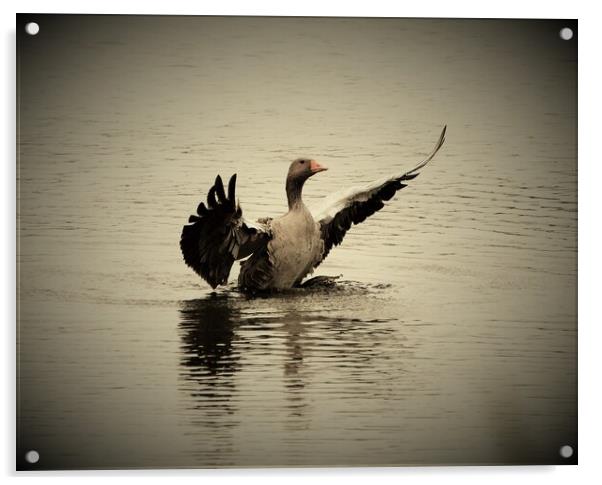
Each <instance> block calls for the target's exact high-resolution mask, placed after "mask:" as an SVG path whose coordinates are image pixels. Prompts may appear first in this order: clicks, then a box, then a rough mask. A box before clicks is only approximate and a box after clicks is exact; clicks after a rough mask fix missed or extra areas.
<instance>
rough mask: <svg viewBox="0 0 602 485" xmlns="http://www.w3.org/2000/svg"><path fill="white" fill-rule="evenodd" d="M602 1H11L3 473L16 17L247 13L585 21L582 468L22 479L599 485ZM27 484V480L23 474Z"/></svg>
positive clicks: (8, 398) (9, 420)
mask: <svg viewBox="0 0 602 485" xmlns="http://www.w3.org/2000/svg"><path fill="white" fill-rule="evenodd" d="M596 3H598V4H599V2H585V1H584V2H579V1H571V2H568V1H563V2H560V1H550V0H548V1H531V2H526V1H524V0H523V1H515V0H506V1H504V2H495V3H494V2H482V1H481V2H476V1H467V0H454V1H451V2H450V1H425V0H420V1H416V2H396V3H394V2H385V1H380V0H371V1H369V2H366V1H364V2H350V1H347V2H343V1H336V2H335V1H324V0H322V1H317V0H297V1H295V2H288V3H286V4H285V3H284V2H282V1H280V2H277V1H262V0H254V1H250V2H244V1H242V0H241V1H230V2H227V3H225V2H218V1H211V2H199V1H194V2H193V1H188V2H183V1H174V0H169V1H165V0H164V1H163V2H160V1H145V2H138V3H134V2H129V3H128V2H125V1H123V0H122V1H117V0H104V1H102V2H101V1H91V2H85V3H84V2H81V1H80V2H78V1H64V0H54V1H53V2H44V1H20V2H16V1H5V2H3V3H2V6H1V7H0V8H1V9H2V14H3V15H2V17H1V18H2V27H3V29H2V33H3V39H4V49H3V50H2V53H3V57H4V59H3V63H2V65H3V66H4V73H5V74H4V76H2V83H3V89H2V91H1V92H2V95H3V98H4V99H3V103H2V106H4V107H5V108H6V109H5V116H4V117H3V124H4V127H3V128H4V129H3V130H2V132H1V133H2V141H3V144H2V145H3V146H4V147H6V152H5V157H4V164H3V166H2V169H3V172H2V189H3V190H2V192H3V196H2V199H1V200H2V203H3V204H2V205H3V207H2V210H1V211H0V214H1V218H2V219H1V222H2V227H3V229H4V231H3V234H4V237H3V238H2V242H1V244H2V259H1V261H2V276H3V277H2V278H1V279H0V284H1V286H2V291H1V292H0V294H1V295H2V298H3V301H2V309H3V310H4V319H3V322H2V323H3V325H2V326H1V328H2V329H3V332H4V334H3V335H2V342H3V347H2V351H3V354H4V355H3V356H2V359H1V360H0V361H1V362H2V364H3V367H4V373H3V375H4V376H6V379H5V380H4V382H5V386H4V390H5V393H4V397H3V399H1V400H0V408H1V410H2V416H3V418H4V426H0V429H2V430H3V436H2V440H0V460H1V464H2V466H1V469H0V470H1V473H2V474H3V475H5V476H8V479H9V480H14V479H15V477H16V473H15V472H14V463H15V461H14V430H15V423H14V412H15V404H14V402H15V399H14V397H15V394H14V385H15V364H14V359H15V350H14V342H15V279H14V275H15V41H14V30H15V13H16V12H36V13H38V12H47V13H121V14H124V13H129V14H188V15H190V14H205V15H217V14H222V15H223V14H230V15H234V14H238V15H242V14H244V15H320V16H337V15H339V16H341V15H344V16H385V17H386V16H392V17H490V18H491V17H499V18H513V17H522V18H578V19H579V32H578V39H579V413H580V414H579V463H580V464H579V466H577V467H575V466H566V467H440V468H394V469H391V468H381V469H374V468H360V469H276V470H274V469H264V470H196V471H195V470H178V471H171V470H166V471H110V472H53V473H43V474H40V473H36V474H33V473H32V474H19V475H20V476H21V477H22V478H21V482H20V483H23V481H25V482H29V481H30V480H34V479H35V478H34V477H37V476H42V477H45V480H48V481H49V482H51V483H62V482H63V481H65V480H77V481H80V480H81V479H82V478H84V479H86V480H95V481H96V480H103V481H104V480H111V481H115V482H122V481H125V480H126V479H127V480H128V481H133V482H134V483H145V484H147V483H149V482H157V483H162V482H164V481H165V479H166V478H167V477H174V478H176V477H177V478H178V479H181V480H185V481H188V482H191V483H193V482H194V483H195V484H198V483H199V481H200V480H203V481H208V480H220V481H226V482H227V483H231V482H237V481H239V480H240V481H242V480H244V481H245V482H248V483H250V484H251V485H253V484H261V485H264V484H266V483H281V482H282V481H283V480H285V481H286V482H287V483H306V482H307V481H315V480H318V481H326V480H328V481H329V482H330V481H332V480H337V479H343V480H345V481H346V482H348V483H352V484H353V483H364V482H365V481H366V480H369V479H371V478H374V479H376V480H378V481H379V483H398V482H399V481H401V480H410V481H420V482H423V483H438V482H440V481H445V483H450V484H456V483H458V484H465V483H479V484H480V483H483V482H486V483H494V484H495V483H503V484H507V483H508V482H509V481H513V482H518V483H523V482H525V483H526V482H528V483H530V484H539V483H541V484H546V485H551V484H562V485H567V483H596V482H597V483H599V482H598V480H599V479H600V476H601V474H600V470H599V468H598V465H597V463H598V461H599V450H601V449H602V447H601V446H600V432H601V427H600V414H601V413H602V399H601V395H602V393H601V391H600V387H601V386H600V381H601V379H600V376H599V375H598V372H597V370H598V369H600V368H601V366H600V354H601V353H602V352H601V351H600V349H599V346H600V344H601V342H602V338H601V337H602V331H601V330H600V328H601V326H602V318H601V317H602V315H601V312H600V306H599V305H597V304H596V300H597V298H598V297H599V288H598V287H597V284H596V283H597V282H598V278H596V277H597V275H598V274H599V273H600V270H601V269H602V268H601V256H600V254H601V251H602V244H601V242H602V241H601V240H600V239H601V238H600V230H599V225H600V222H601V221H602V205H601V203H600V198H599V197H597V195H598V194H599V193H600V192H601V190H602V168H601V167H602V160H600V155H599V154H598V151H599V150H598V144H599V140H598V138H599V135H598V133H597V130H598V128H599V124H600V119H601V115H602V103H601V98H602V94H601V89H600V86H602V78H601V76H600V71H601V68H600V65H601V62H600V59H601V58H602V55H601V51H602V49H600V47H601V44H602V42H601V41H600V37H601V36H600V30H601V29H600V27H601V25H600V22H602V16H601V15H600V11H601V8H600V7H599V6H596ZM17 476H18V475H17Z"/></svg>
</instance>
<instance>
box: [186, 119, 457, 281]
mask: <svg viewBox="0 0 602 485" xmlns="http://www.w3.org/2000/svg"><path fill="white" fill-rule="evenodd" d="M446 129H447V126H444V128H443V130H442V131H441V135H440V136H439V139H438V141H437V143H436V144H435V147H434V149H433V150H432V152H431V153H430V154H429V155H428V156H427V157H426V158H425V159H424V160H423V161H422V162H420V163H419V164H418V165H416V166H415V167H414V168H413V169H411V170H409V171H407V172H405V173H403V174H401V175H399V174H396V175H392V176H389V177H385V178H383V179H380V180H377V181H375V182H373V183H369V184H367V185H365V186H361V187H352V188H349V189H345V190H342V191H339V192H335V193H334V194H332V195H330V196H329V197H327V198H326V199H325V200H324V203H323V205H322V206H321V207H320V208H319V209H318V210H317V211H316V212H315V213H314V214H312V212H311V211H310V210H309V209H308V208H307V207H306V205H305V203H304V202H303V198H302V191H303V186H304V184H305V182H307V180H308V179H309V178H310V177H313V176H314V175H316V174H317V173H320V172H323V171H325V170H327V168H326V167H324V166H322V165H320V164H319V163H318V162H316V161H315V160H313V159H310V158H298V159H297V160H295V161H293V162H292V163H291V164H290V167H289V170H288V174H287V177H286V197H287V201H288V211H287V212H286V213H285V214H284V215H282V216H280V217H275V218H262V219H259V220H257V221H255V222H252V221H249V220H247V219H245V218H244V217H243V213H242V209H241V207H240V204H239V203H238V201H237V200H236V174H234V175H232V177H231V178H230V180H229V182H228V187H227V191H226V188H225V187H224V183H223V181H222V178H221V177H220V175H218V176H217V177H216V179H215V183H214V184H213V186H212V187H211V188H210V189H209V193H208V194H207V204H206V205H205V203H203V202H201V203H200V204H199V205H198V207H197V211H196V215H192V216H190V217H189V219H188V224H187V225H185V226H184V227H183V229H182V235H181V239H180V249H181V251H182V255H183V257H184V262H185V263H186V264H187V265H188V266H189V267H191V268H192V269H193V270H194V271H195V272H196V273H197V274H198V275H200V276H201V277H202V278H203V279H204V280H205V281H206V282H207V283H209V285H210V286H211V288H213V289H215V288H217V286H218V285H225V284H227V282H228V276H229V274H230V270H231V268H232V265H233V264H234V261H236V260H241V268H240V273H239V277H238V288H239V290H241V291H242V292H248V293H254V292H260V291H271V290H284V289H288V288H293V287H298V286H301V283H302V281H303V278H305V277H306V276H307V275H309V274H311V273H313V271H314V269H315V268H316V267H317V266H318V265H319V264H320V263H322V261H324V259H325V258H326V257H327V256H328V254H329V253H330V251H331V250H332V249H333V247H335V246H338V245H339V244H341V243H342V242H343V238H344V237H345V234H346V233H347V231H348V230H349V229H350V228H351V226H352V225H353V224H359V223H361V222H363V221H364V220H366V218H368V217H369V216H371V215H372V214H374V213H375V212H377V211H379V210H380V209H382V208H383V207H384V202H386V201H388V200H390V199H391V198H392V197H393V196H394V195H395V193H396V192H397V191H398V190H400V189H403V188H404V187H406V186H407V182H409V181H411V180H413V179H414V178H416V177H417V176H418V174H419V171H420V170H421V169H422V168H424V167H425V166H426V164H427V163H428V162H430V161H431V160H432V159H433V157H434V156H435V154H436V153H437V152H438V151H439V149H440V148H441V146H442V145H443V142H444V141H445V131H446Z"/></svg>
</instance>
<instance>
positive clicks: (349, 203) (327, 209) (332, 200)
mask: <svg viewBox="0 0 602 485" xmlns="http://www.w3.org/2000/svg"><path fill="white" fill-rule="evenodd" d="M446 129H447V127H444V128H443V131H442V132H441V135H440V136H439V140H438V141H437V143H436V145H435V148H434V149H433V151H432V152H431V153H430V155H429V156H428V157H427V158H425V159H424V160H423V161H422V162H420V163H419V164H418V165H417V166H416V167H414V168H413V169H412V170H410V171H408V172H406V173H404V174H402V175H395V176H393V177H388V178H386V179H383V180H379V181H377V182H374V183H372V184H369V185H367V186H364V187H354V188H351V189H348V190H344V191H341V192H337V193H336V194H334V195H332V196H331V197H329V198H328V199H327V201H326V203H325V204H324V206H323V207H322V208H321V209H320V210H319V211H318V212H317V214H316V215H315V217H314V218H315V219H316V220H317V221H318V222H319V223H320V230H321V233H322V239H323V240H324V252H323V254H322V259H321V261H323V260H324V259H325V258H326V256H327V255H328V253H329V252H330V250H331V249H332V247H333V246H338V245H339V244H341V243H342V242H343V238H344V237H345V234H346V233H347V231H348V230H349V228H350V227H351V225H352V224H359V223H360V222H363V221H365V220H366V218H368V217H370V216H371V215H372V214H374V213H375V212H377V211H379V210H380V209H382V208H383V207H384V205H385V204H384V202H385V201H387V200H389V199H391V198H392V197H393V196H394V195H395V193H396V192H397V191H398V190H400V189H403V188H404V187H407V184H406V183H404V182H408V181H410V180H412V179H414V178H416V177H417V176H418V173H419V172H418V171H419V170H420V169H421V168H423V167H424V166H425V165H426V164H427V163H428V162H430V161H431V160H432V158H433V157H434V156H435V154H436V153H437V152H438V151H439V149H440V148H441V146H442V145H443V142H444V141H445V131H446ZM321 261H320V262H321ZM318 264H320V263H318Z"/></svg>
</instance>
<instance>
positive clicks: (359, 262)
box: [16, 14, 578, 470]
mask: <svg viewBox="0 0 602 485" xmlns="http://www.w3.org/2000/svg"><path fill="white" fill-rule="evenodd" d="M33 23H35V24H36V25H37V28H36V27H35V25H33ZM26 26H27V28H26ZM563 29H564V30H563ZM16 36H17V91H18V101H17V108H18V110H17V156H18V159H17V190H18V192H17V198H18V200H17V207H18V214H17V219H18V220H17V231H18V234H17V238H18V239H17V240H18V296H17V298H18V301H17V304H18V321H17V358H18V362H17V372H18V375H17V469H20V470H48V469H107V468H207V467H289V466H290V467H294V466H303V467H307V466H320V467H322V466H415V465H421V466H428V465H494V464H495V465H517V464H521V465H524V464H576V463H577V451H578V450H577V279H576V278H577V37H578V31H577V21H575V20H503V19H499V20H486V19H403V18H310V17H307V18H292V17H289V18H282V17H281V18H278V17H202V16H111V15H98V16H96V15H37V14H19V15H17V26H16ZM445 127H446V128H445ZM431 155H433V156H432V157H431ZM422 161H426V162H427V163H426V164H424V163H421V162H422ZM325 168H328V170H324V169H325ZM233 174H236V179H232V178H231V176H232V175H233ZM218 175H220V178H219V179H216V176H218ZM201 202H202V203H203V204H202V205H199V203H201ZM189 217H190V218H189ZM214 287H215V288H214Z"/></svg>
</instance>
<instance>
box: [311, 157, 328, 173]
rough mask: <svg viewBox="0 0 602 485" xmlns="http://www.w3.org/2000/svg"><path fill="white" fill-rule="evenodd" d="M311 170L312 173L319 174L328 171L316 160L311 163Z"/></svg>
mask: <svg viewBox="0 0 602 485" xmlns="http://www.w3.org/2000/svg"><path fill="white" fill-rule="evenodd" d="M309 169H310V170H311V173H318V172H323V171H324V170H328V169H327V168H326V167H323V166H322V165H320V164H319V163H318V162H316V161H315V160H312V161H311V162H309Z"/></svg>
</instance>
